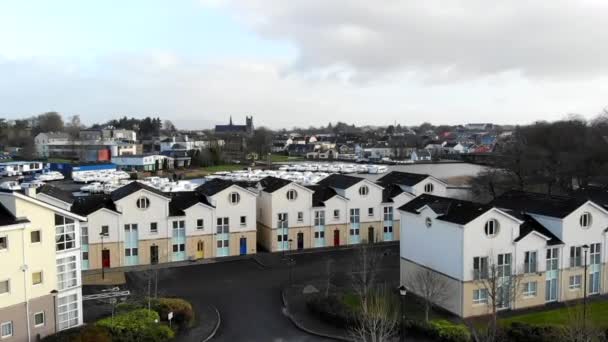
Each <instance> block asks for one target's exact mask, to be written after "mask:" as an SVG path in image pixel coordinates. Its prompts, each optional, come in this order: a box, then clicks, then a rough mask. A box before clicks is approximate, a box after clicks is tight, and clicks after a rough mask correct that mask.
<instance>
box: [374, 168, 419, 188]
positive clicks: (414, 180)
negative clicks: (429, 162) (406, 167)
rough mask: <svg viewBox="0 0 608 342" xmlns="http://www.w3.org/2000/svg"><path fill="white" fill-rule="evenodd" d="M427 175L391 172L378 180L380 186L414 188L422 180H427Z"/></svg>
mask: <svg viewBox="0 0 608 342" xmlns="http://www.w3.org/2000/svg"><path fill="white" fill-rule="evenodd" d="M428 177H429V175H425V174H422V173H409V172H401V171H391V172H389V173H388V174H387V175H386V176H383V177H381V178H380V179H378V183H380V184H399V185H406V186H414V185H416V184H418V183H420V182H422V181H423V180H425V179H427V178H428Z"/></svg>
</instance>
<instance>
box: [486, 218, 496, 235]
mask: <svg viewBox="0 0 608 342" xmlns="http://www.w3.org/2000/svg"><path fill="white" fill-rule="evenodd" d="M484 231H485V232H486V235H487V236H488V237H495V236H496V235H498V221H496V220H495V219H491V220H489V221H488V222H486V225H485V227H484Z"/></svg>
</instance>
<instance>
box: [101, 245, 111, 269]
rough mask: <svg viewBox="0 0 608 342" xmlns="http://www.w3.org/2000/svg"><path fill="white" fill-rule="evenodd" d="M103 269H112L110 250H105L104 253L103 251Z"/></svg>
mask: <svg viewBox="0 0 608 342" xmlns="http://www.w3.org/2000/svg"><path fill="white" fill-rule="evenodd" d="M101 267H103V268H109V267H110V250H108V249H104V250H103V251H101Z"/></svg>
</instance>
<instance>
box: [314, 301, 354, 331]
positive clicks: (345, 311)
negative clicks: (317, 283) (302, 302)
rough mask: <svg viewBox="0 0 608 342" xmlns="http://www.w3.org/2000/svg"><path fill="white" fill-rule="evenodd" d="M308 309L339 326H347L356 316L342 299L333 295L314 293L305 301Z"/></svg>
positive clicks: (352, 322)
mask: <svg viewBox="0 0 608 342" xmlns="http://www.w3.org/2000/svg"><path fill="white" fill-rule="evenodd" d="M306 307H307V308H308V310H309V311H310V312H311V313H313V314H315V315H317V316H319V318H320V319H321V320H323V321H325V322H327V323H330V324H332V325H335V326H337V327H341V328H347V327H349V326H351V325H352V324H354V323H355V321H356V318H355V315H354V313H353V311H352V310H351V308H350V307H348V306H347V305H346V304H345V303H344V301H343V300H342V299H341V298H339V297H337V296H335V295H330V296H327V297H325V296H323V295H314V296H311V297H310V298H309V299H308V300H307V301H306Z"/></svg>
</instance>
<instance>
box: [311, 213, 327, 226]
mask: <svg viewBox="0 0 608 342" xmlns="http://www.w3.org/2000/svg"><path fill="white" fill-rule="evenodd" d="M314 224H315V227H321V226H325V210H315V222H314Z"/></svg>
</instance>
